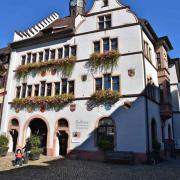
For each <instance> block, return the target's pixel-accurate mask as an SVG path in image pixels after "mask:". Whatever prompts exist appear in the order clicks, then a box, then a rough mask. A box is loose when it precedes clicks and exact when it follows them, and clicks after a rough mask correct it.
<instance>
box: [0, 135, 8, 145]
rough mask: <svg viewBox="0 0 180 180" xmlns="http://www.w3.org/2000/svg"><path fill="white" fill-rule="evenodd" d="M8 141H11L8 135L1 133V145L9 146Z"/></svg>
mask: <svg viewBox="0 0 180 180" xmlns="http://www.w3.org/2000/svg"><path fill="white" fill-rule="evenodd" d="M8 143H9V140H8V138H7V137H6V136H4V135H1V136H0V147H2V148H7V146H8Z"/></svg>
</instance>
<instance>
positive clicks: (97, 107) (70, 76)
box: [1, 0, 180, 160]
mask: <svg viewBox="0 0 180 180" xmlns="http://www.w3.org/2000/svg"><path fill="white" fill-rule="evenodd" d="M10 46H11V50H12V52H11V58H10V66H9V72H8V80H7V86H6V91H7V95H6V96H5V99H4V106H3V113H2V122H1V133H5V134H6V135H8V136H9V138H10V145H9V148H10V149H9V151H13V149H15V146H16V145H18V146H24V144H25V141H26V139H27V138H28V137H29V136H30V135H31V134H38V135H39V136H41V137H42V147H45V150H46V154H47V155H50V156H58V155H66V154H71V153H72V154H76V156H77V157H83V158H88V159H101V151H99V148H98V145H99V144H100V143H102V141H103V140H106V141H109V144H111V146H112V147H113V149H114V150H115V151H125V152H133V153H134V155H135V157H136V158H137V159H139V160H146V158H147V155H148V154H149V152H151V150H152V142H153V140H156V141H158V142H159V143H161V145H162V149H163V148H164V146H163V144H164V142H165V140H166V139H173V137H174V135H173V132H174V131H173V118H172V117H173V111H172V101H171V90H170V89H171V88H170V87H171V86H170V85H171V82H170V71H169V65H168V61H172V62H173V60H170V57H169V56H168V51H170V50H172V49H173V47H172V45H171V43H170V41H169V39H168V37H158V36H157V35H156V33H155V32H154V30H153V28H152V27H151V25H150V24H149V23H148V21H146V20H144V19H139V18H138V17H137V16H136V15H135V14H134V13H133V12H132V11H131V10H130V8H129V7H128V6H124V5H122V4H121V3H120V2H118V0H94V4H93V6H92V8H91V9H90V10H89V11H88V12H86V11H85V1H84V0H71V1H70V16H68V17H64V18H61V17H59V15H58V14H57V13H53V14H52V15H51V16H49V17H47V18H46V19H44V20H43V21H41V22H39V23H38V24H36V25H35V26H33V27H32V28H30V29H28V30H26V31H24V32H15V35H14V41H13V43H11V45H10ZM177 61H178V60H177ZM172 64H173V63H172ZM171 67H172V68H173V65H171ZM173 69H174V70H172V71H173V72H174V73H177V72H176V71H175V68H173ZM178 78H180V77H179V75H178ZM178 78H177V79H176V82H175V83H176V84H178V83H179V82H180V79H178ZM175 83H174V84H175ZM177 87H178V86H177ZM177 93H179V92H178V90H177ZM178 97H179V96H178ZM175 111H176V114H177V116H176V117H179V116H178V114H179V113H180V109H176V110H175ZM177 119H178V118H177ZM179 137H180V136H179Z"/></svg>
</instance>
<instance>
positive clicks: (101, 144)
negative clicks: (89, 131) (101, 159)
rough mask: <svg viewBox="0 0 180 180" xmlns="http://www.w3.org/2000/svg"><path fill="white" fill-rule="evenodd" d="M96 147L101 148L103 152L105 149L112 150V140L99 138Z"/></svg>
mask: <svg viewBox="0 0 180 180" xmlns="http://www.w3.org/2000/svg"><path fill="white" fill-rule="evenodd" d="M98 147H99V149H101V150H102V151H103V152H106V151H113V150H114V144H113V142H111V141H109V140H107V139H101V140H100V141H99V142H98Z"/></svg>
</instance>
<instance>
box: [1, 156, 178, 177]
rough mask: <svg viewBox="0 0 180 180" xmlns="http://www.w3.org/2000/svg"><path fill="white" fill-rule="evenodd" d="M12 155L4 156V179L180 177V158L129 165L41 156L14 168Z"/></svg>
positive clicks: (2, 165)
mask: <svg viewBox="0 0 180 180" xmlns="http://www.w3.org/2000/svg"><path fill="white" fill-rule="evenodd" d="M11 159H12V157H6V158H0V180H34V179H38V180H56V179H59V180H180V158H178V159H177V160H170V161H166V162H164V163H162V164H159V165H156V166H147V165H134V166H126V165H119V164H107V163H102V162H92V161H80V160H63V159H54V158H47V157H41V160H40V161H36V162H29V165H27V166H23V167H22V168H12V166H11V163H10V160H11ZM6 161H7V162H6ZM8 161H9V162H8ZM5 162H6V163H5ZM3 169H4V170H6V171H2V170H3Z"/></svg>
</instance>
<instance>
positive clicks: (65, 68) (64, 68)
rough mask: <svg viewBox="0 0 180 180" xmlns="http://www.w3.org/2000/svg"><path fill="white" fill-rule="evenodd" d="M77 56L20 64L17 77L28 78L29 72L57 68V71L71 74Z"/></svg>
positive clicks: (66, 74) (67, 74)
mask: <svg viewBox="0 0 180 180" xmlns="http://www.w3.org/2000/svg"><path fill="white" fill-rule="evenodd" d="M75 60H76V57H68V58H65V59H59V60H49V61H43V62H37V63H30V64H25V65H20V66H19V67H18V68H17V69H16V78H17V79H21V78H26V77H27V75H28V74H30V73H31V72H32V71H34V72H36V73H38V74H40V73H41V72H43V71H51V70H52V69H54V68H56V69H57V71H61V72H62V74H63V75H65V76H70V75H71V73H72V69H73V67H74V64H75Z"/></svg>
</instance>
